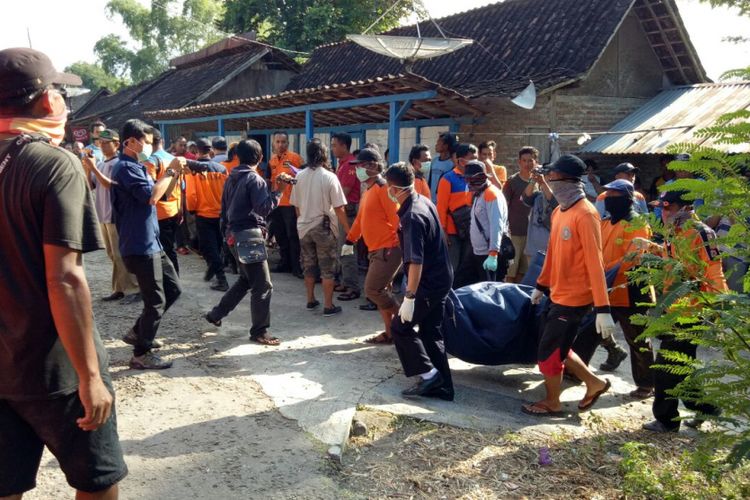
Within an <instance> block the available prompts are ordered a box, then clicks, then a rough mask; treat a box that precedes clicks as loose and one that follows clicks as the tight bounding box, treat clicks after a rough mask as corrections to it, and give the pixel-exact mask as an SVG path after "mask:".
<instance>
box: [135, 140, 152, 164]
mask: <svg viewBox="0 0 750 500" xmlns="http://www.w3.org/2000/svg"><path fill="white" fill-rule="evenodd" d="M153 152H154V147H153V146H152V145H151V144H144V145H143V149H142V150H141V152H140V153H138V160H140V161H146V160H148V159H149V158H151V155H152V154H153Z"/></svg>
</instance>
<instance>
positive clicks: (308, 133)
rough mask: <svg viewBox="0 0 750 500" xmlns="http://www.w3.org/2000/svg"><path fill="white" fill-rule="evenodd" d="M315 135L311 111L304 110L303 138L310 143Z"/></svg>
mask: <svg viewBox="0 0 750 500" xmlns="http://www.w3.org/2000/svg"><path fill="white" fill-rule="evenodd" d="M314 135H315V128H314V127H313V114H312V110H311V109H308V110H305V137H307V140H308V141H312V139H313V136H314Z"/></svg>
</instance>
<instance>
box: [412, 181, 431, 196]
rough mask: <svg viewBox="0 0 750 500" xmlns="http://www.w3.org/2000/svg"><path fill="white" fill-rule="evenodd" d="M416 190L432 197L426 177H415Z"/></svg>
mask: <svg viewBox="0 0 750 500" xmlns="http://www.w3.org/2000/svg"><path fill="white" fill-rule="evenodd" d="M414 190H415V191H416V192H417V194H421V195H422V196H424V197H425V198H430V196H431V194H430V185H429V184H427V181H426V180H424V177H415V178H414Z"/></svg>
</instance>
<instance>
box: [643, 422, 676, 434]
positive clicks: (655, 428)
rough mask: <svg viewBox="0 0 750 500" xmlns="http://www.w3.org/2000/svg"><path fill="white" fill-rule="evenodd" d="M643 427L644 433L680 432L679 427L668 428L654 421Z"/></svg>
mask: <svg viewBox="0 0 750 500" xmlns="http://www.w3.org/2000/svg"><path fill="white" fill-rule="evenodd" d="M642 427H643V430H644V431H651V432H658V433H660V434H664V433H667V432H678V431H679V430H680V426H679V425H678V426H677V427H667V426H666V425H664V424H663V423H661V422H659V421H658V420H652V421H651V422H648V423H645V424H643V426H642Z"/></svg>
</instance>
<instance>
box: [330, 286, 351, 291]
mask: <svg viewBox="0 0 750 500" xmlns="http://www.w3.org/2000/svg"><path fill="white" fill-rule="evenodd" d="M347 290H348V288H346V287H345V286H344V285H336V286H335V287H333V291H334V292H339V293H340V292H345V291H347Z"/></svg>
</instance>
